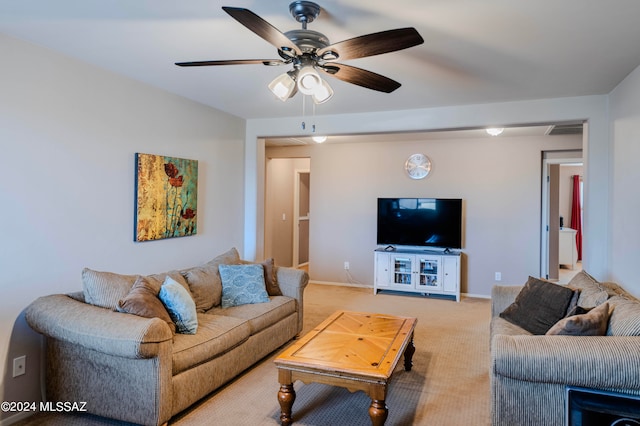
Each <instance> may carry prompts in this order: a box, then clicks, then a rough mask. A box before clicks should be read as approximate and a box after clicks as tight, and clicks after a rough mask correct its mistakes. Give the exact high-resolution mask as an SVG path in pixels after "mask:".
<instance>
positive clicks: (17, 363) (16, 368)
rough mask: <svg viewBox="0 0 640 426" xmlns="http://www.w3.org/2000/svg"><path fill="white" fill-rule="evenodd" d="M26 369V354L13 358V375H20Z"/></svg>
mask: <svg viewBox="0 0 640 426" xmlns="http://www.w3.org/2000/svg"><path fill="white" fill-rule="evenodd" d="M26 369H27V356H26V355H22V356H19V357H17V358H14V359H13V377H18V376H22V375H23V374H24V373H25V372H26Z"/></svg>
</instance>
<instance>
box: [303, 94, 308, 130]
mask: <svg viewBox="0 0 640 426" xmlns="http://www.w3.org/2000/svg"><path fill="white" fill-rule="evenodd" d="M306 98H307V97H306V96H302V130H304V128H305V127H306V124H305V122H304V115H305V109H306V108H305V99H306Z"/></svg>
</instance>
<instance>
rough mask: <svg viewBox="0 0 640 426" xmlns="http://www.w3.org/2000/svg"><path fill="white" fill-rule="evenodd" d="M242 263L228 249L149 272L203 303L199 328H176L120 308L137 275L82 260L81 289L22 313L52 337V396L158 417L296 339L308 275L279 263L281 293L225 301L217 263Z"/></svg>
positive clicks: (126, 415) (133, 418) (100, 409)
mask: <svg viewBox="0 0 640 426" xmlns="http://www.w3.org/2000/svg"><path fill="white" fill-rule="evenodd" d="M239 263H247V262H243V261H241V260H240V259H239V256H238V254H237V251H236V250H235V249H232V250H230V251H229V252H227V253H225V254H223V255H221V256H218V257H217V258H215V259H213V260H212V261H211V262H209V263H207V264H205V265H202V266H199V267H194V268H190V269H186V270H182V271H173V272H170V273H165V274H157V275H154V276H151V277H150V278H151V280H154V279H155V280H157V281H160V282H162V281H161V280H163V279H165V277H166V275H169V276H171V277H173V278H174V279H175V280H176V281H179V282H180V283H181V284H182V285H183V286H185V288H188V289H189V291H190V294H191V296H192V298H193V300H194V304H195V306H196V307H197V308H198V313H197V320H198V328H197V332H196V333H195V334H180V333H176V334H173V333H172V327H170V325H169V324H168V323H167V322H166V321H164V320H162V319H159V318H144V317H141V316H137V315H131V314H128V313H123V312H118V311H117V309H114V307H116V306H114V303H116V304H117V303H118V300H121V299H122V297H123V295H126V294H127V292H128V291H129V290H130V289H131V287H132V286H133V283H134V281H135V280H136V277H137V276H127V275H118V274H112V273H106V272H96V271H91V270H85V271H84V272H83V287H84V290H83V291H82V292H77V293H73V294H66V295H65V294H56V295H50V296H45V297H41V298H39V299H37V300H36V301H34V302H33V303H32V304H31V305H30V306H29V307H28V308H27V310H26V319H27V322H28V324H29V325H30V326H31V327H32V328H33V329H34V330H35V331H37V332H38V333H41V334H43V335H44V336H45V337H46V398H47V400H49V401H76V402H79V401H82V402H86V408H87V410H88V412H90V413H93V414H96V415H99V416H104V417H109V418H113V419H118V420H123V421H127V422H132V423H138V424H144V425H161V424H165V423H167V422H168V420H169V419H170V418H171V417H172V416H174V415H175V414H177V413H179V412H181V411H183V410H184V409H186V408H188V407H189V406H190V405H192V404H193V403H194V402H196V401H198V400H199V399H201V398H202V397H204V396H206V395H207V394H209V393H210V392H212V391H213V390H215V389H216V388H218V387H220V386H221V385H223V384H224V383H226V382H228V381H230V380H231V379H233V378H234V377H235V376H237V375H238V374H239V373H241V372H242V371H243V370H245V369H247V368H248V367H250V366H251V365H252V364H254V363H255V362H257V361H259V360H260V359H262V358H263V357H265V356H266V355H268V354H269V353H271V352H272V351H274V350H275V349H277V348H278V347H280V346H281V345H283V344H284V343H286V342H287V341H289V340H291V339H293V338H294V337H295V336H296V335H297V334H298V333H300V331H301V330H302V317H303V300H302V297H303V292H304V289H305V286H306V285H307V282H308V275H307V274H306V273H305V272H303V271H300V270H296V269H291V268H283V267H279V268H278V267H274V269H273V271H274V272H273V273H274V275H275V277H276V284H277V287H278V288H279V289H280V291H281V293H282V295H279V296H269V298H268V299H269V301H268V302H266V303H253V304H245V305H241V306H234V307H228V308H222V307H221V306H220V296H221V292H222V289H221V288H220V287H221V283H220V276H219V274H218V271H217V269H218V265H219V264H239ZM182 278H183V279H182ZM212 298H213V300H212ZM87 299H90V300H91V301H92V302H93V303H96V302H97V301H99V302H100V303H99V304H103V305H105V307H102V306H96V305H94V304H89V303H87ZM98 299H100V300H98ZM211 303H213V305H212V306H209V307H207V306H208V305H209V304H211ZM205 307H207V308H206V309H205ZM274 380H275V379H274ZM274 383H275V382H274ZM274 398H275V396H274Z"/></svg>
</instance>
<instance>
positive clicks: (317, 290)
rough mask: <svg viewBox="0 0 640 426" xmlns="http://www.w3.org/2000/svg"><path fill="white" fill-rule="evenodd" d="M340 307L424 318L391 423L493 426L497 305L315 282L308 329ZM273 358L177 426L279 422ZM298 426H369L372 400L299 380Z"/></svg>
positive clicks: (393, 398)
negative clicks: (492, 339)
mask: <svg viewBox="0 0 640 426" xmlns="http://www.w3.org/2000/svg"><path fill="white" fill-rule="evenodd" d="M338 309H345V310H351V311H362V312H380V313H387V314H395V315H404V316H414V317H417V318H418V324H417V326H416V330H415V334H414V342H415V346H416V352H415V354H414V356H413V369H412V370H411V371H410V372H406V371H404V370H403V368H402V363H399V365H398V368H397V369H396V372H395V373H394V376H393V379H392V382H391V384H390V386H389V391H388V397H387V406H388V407H389V417H388V418H387V422H386V425H390V426H391V425H394V426H395V425H398V426H405V425H430V426H439V425H443V426H444V425H447V426H449V425H474V426H475V425H477V426H487V425H490V420H489V404H490V400H489V392H490V390H489V376H488V370H489V320H490V301H489V300H485V299H473V298H463V299H462V300H461V301H460V302H459V303H456V302H455V301H450V300H439V299H430V298H424V297H418V296H411V295H397V294H378V295H376V296H374V295H373V291H372V290H370V289H363V288H354V287H338V286H326V285H314V284H311V285H309V287H307V290H306V291H305V331H304V332H306V331H308V330H310V329H311V328H313V327H314V326H315V325H317V324H319V323H320V322H321V321H323V320H324V319H325V318H326V317H327V316H329V315H330V314H331V313H333V312H334V311H336V310H338ZM278 352H279V351H277V352H276V353H274V354H272V355H270V356H269V357H267V358H266V359H265V360H263V361H262V362H261V363H259V364H257V365H256V366H255V367H254V368H252V369H250V370H248V371H247V372H245V373H244V374H243V375H241V376H240V377H238V378H237V379H236V380H234V381H233V382H231V383H229V384H228V385H227V386H225V387H223V388H222V389H219V390H218V391H217V392H215V393H214V394H212V395H210V396H209V397H208V398H205V399H203V400H202V401H201V402H200V403H198V404H196V405H194V406H193V407H192V408H190V409H189V410H187V411H185V412H183V413H181V414H180V415H178V416H176V417H175V418H173V419H172V420H171V421H170V422H169V424H170V425H171V426H196V425H216V426H243V425H246V426H257V425H278V424H279V423H280V422H279V415H280V407H279V405H278V401H277V397H276V395H277V391H278V386H279V385H278V380H277V372H276V368H275V365H274V364H273V359H274V358H275V356H276V355H277V353H278ZM295 389H296V393H297V396H296V400H295V403H294V405H293V417H294V425H300V426H328V425H349V426H359V425H363V426H364V425H369V424H370V421H369V416H368V413H367V410H368V407H369V404H370V402H371V401H370V399H369V398H368V397H367V396H366V395H365V394H364V393H362V392H356V393H353V394H352V393H349V391H347V390H345V389H342V388H337V387H331V386H327V385H320V384H315V383H311V384H303V383H300V382H296V384H295ZM17 424H18V425H20V426H34V425H49V426H58V425H64V426H67V425H91V426H94V425H95V426H105V425H118V426H123V425H124V423H122V422H114V421H110V420H107V419H102V418H97V417H94V416H78V417H71V416H65V417H61V416H59V415H58V416H54V415H48V414H44V415H38V416H35V417H32V418H29V419H26V420H24V421H22V422H19V423H17Z"/></svg>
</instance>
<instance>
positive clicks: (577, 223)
mask: <svg viewBox="0 0 640 426" xmlns="http://www.w3.org/2000/svg"><path fill="white" fill-rule="evenodd" d="M572 179H573V202H572V203H571V228H572V229H575V230H576V231H578V232H577V233H576V248H577V249H578V260H582V214H581V212H582V208H581V207H580V176H579V175H573V177H572Z"/></svg>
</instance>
